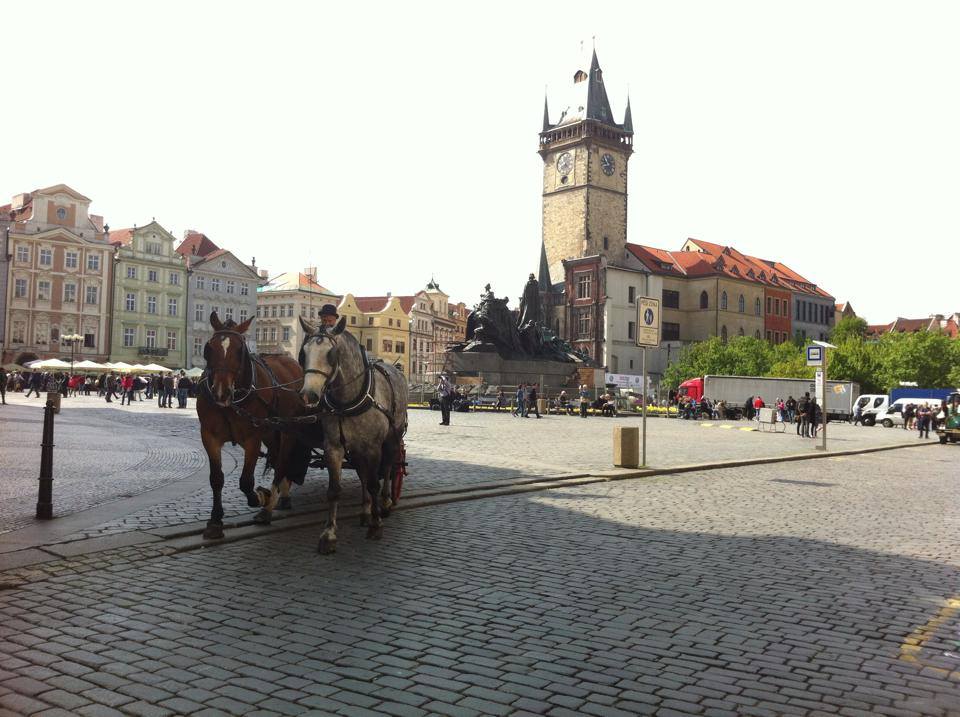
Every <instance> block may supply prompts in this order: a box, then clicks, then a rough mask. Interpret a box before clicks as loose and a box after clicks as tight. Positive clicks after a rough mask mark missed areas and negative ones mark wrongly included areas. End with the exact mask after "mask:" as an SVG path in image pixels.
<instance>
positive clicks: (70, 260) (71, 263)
mask: <svg viewBox="0 0 960 717" xmlns="http://www.w3.org/2000/svg"><path fill="white" fill-rule="evenodd" d="M79 264H80V255H79V254H78V253H77V252H75V251H68V252H67V253H66V254H64V257H63V265H64V266H65V267H66V268H67V269H76V268H77V266H79Z"/></svg>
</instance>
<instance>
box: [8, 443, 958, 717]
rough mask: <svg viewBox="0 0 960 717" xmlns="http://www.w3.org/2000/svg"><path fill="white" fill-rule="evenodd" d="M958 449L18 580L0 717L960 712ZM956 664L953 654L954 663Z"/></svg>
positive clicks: (641, 486)
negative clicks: (372, 534) (323, 544)
mask: <svg viewBox="0 0 960 717" xmlns="http://www.w3.org/2000/svg"><path fill="white" fill-rule="evenodd" d="M957 455H958V454H957V450H956V448H955V447H952V446H948V447H942V448H941V447H936V448H928V449H915V450H901V451H894V452H890V453H883V454H872V455H863V456H851V457H835V458H831V459H825V460H821V461H817V462H815V463H801V464H774V465H767V466H755V467H748V468H737V469H726V470H716V471H710V472H703V473H686V474H680V475H672V476H671V475H666V476H658V477H654V478H644V479H634V480H627V481H618V482H613V483H596V484H590V485H584V486H579V487H567V488H562V489H554V490H550V491H544V492H539V493H527V494H522V495H513V496H504V497H498V498H490V499H485V500H478V501H472V502H462V503H450V504H445V505H435V506H431V507H426V508H421V509H416V510H410V511H401V512H398V513H395V514H394V515H393V516H391V518H390V519H389V521H388V523H387V527H386V535H385V537H384V539H383V540H382V541H381V542H377V543H372V542H369V541H366V540H364V539H363V534H362V529H361V528H359V527H358V526H356V525H353V524H352V522H351V524H346V523H344V524H342V526H341V529H340V545H339V552H338V553H337V554H336V555H334V556H326V557H324V556H319V555H317V554H316V552H315V544H316V540H317V532H318V531H317V530H316V529H315V528H311V529H303V530H297V531H290V532H286V533H275V534H273V535H270V536H266V537H263V538H259V539H255V540H249V541H243V542H239V543H233V544H229V545H221V546H217V547H214V548H209V549H203V550H197V551H193V552H187V553H180V554H164V550H163V548H162V547H161V548H159V549H157V548H155V547H152V546H148V547H146V548H137V549H125V550H121V551H114V552H106V553H99V554H95V555H88V556H86V557H83V558H78V559H74V560H67V561H60V562H56V563H47V564H43V565H40V566H36V567H34V568H30V569H21V570H20V571H14V573H15V574H16V575H18V576H19V577H20V578H21V579H22V580H24V581H25V582H24V583H23V584H22V585H20V586H19V587H12V588H9V589H7V590H0V614H2V615H3V616H4V620H3V621H2V622H0V710H2V709H6V710H8V711H9V712H7V713H6V714H18V715H21V714H45V715H51V716H53V715H64V714H73V715H84V716H85V717H92V716H94V715H119V714H127V715H171V714H196V715H205V716H206V715H257V716H261V717H262V716H268V715H293V714H310V715H330V714H338V715H357V716H363V715H396V716H397V717H404V716H406V715H411V716H417V715H428V714H436V715H481V714H482V715H507V714H514V715H532V714H547V715H551V716H553V717H567V716H572V715H598V716H601V717H606V716H607V715H610V716H612V717H618V716H619V715H638V714H656V715H661V716H662V717H669V716H670V715H705V716H719V715H730V716H735V715H811V716H812V715H845V716H849V717H857V716H858V715H868V714H884V715H891V716H895V715H924V716H933V715H960V683H958V681H957V678H958V677H960V673H958V672H956V670H957V669H958V668H960V658H957V657H953V656H950V654H949V653H952V651H955V650H956V649H957V648H956V646H957V644H958V642H957V641H958V639H960V636H958V634H957V632H958V629H960V624H958V618H957V612H958V607H960V603H957V602H951V600H956V597H957V593H958V592H960V586H958V579H960V560H958V558H957V555H958V548H960V537H958V536H960V531H958V530H957V528H958V523H960V508H958V505H960V504H958V500H957V498H958V489H957V478H958V472H957V471H956V468H955V467H956V461H957ZM945 653H948V654H945Z"/></svg>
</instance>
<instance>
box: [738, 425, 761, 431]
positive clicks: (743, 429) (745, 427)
mask: <svg viewBox="0 0 960 717" xmlns="http://www.w3.org/2000/svg"><path fill="white" fill-rule="evenodd" d="M737 430H738V431H755V430H757V429H756V428H752V427H750V426H740V428H738V429H737Z"/></svg>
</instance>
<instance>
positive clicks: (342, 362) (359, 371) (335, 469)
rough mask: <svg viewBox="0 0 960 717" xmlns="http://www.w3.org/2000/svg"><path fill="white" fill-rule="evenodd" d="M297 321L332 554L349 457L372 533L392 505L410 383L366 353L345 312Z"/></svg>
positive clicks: (326, 547) (325, 544)
mask: <svg viewBox="0 0 960 717" xmlns="http://www.w3.org/2000/svg"><path fill="white" fill-rule="evenodd" d="M300 324H301V326H302V327H303V330H304V336H305V338H304V340H303V345H302V347H301V350H300V365H301V366H302V367H303V369H304V382H303V389H302V390H301V392H300V393H301V396H302V397H303V400H304V401H305V402H306V404H307V407H308V408H309V409H312V410H316V411H317V412H318V416H319V423H320V425H321V427H322V429H323V450H324V457H325V462H326V464H327V471H328V472H329V484H328V486H327V501H328V502H329V504H330V512H329V514H328V517H327V524H326V526H325V527H324V529H323V533H322V534H321V536H320V544H319V546H318V549H319V551H320V552H321V553H324V554H328V553H332V552H334V551H335V550H336V549H337V503H338V500H339V497H340V472H341V467H342V465H343V461H344V458H347V457H349V461H350V465H351V466H352V467H353V468H354V469H355V470H356V471H357V475H358V476H359V478H360V483H361V485H362V486H363V487H364V488H365V489H366V492H367V495H369V496H370V498H371V500H370V518H369V523H368V526H367V538H369V539H371V540H379V539H380V538H381V537H383V517H384V516H385V515H386V514H387V513H388V512H389V510H390V507H391V504H390V492H389V490H388V488H389V486H390V485H391V484H392V479H393V471H394V469H395V466H396V464H397V462H398V461H399V460H400V455H401V447H402V445H403V435H404V433H406V430H407V383H406V381H405V380H404V377H403V374H402V373H401V372H400V371H398V370H397V369H396V368H394V367H393V366H391V365H389V364H386V363H383V362H381V361H372V362H371V361H368V360H367V356H366V352H365V351H364V350H363V348H362V347H361V346H360V344H359V343H358V342H357V340H356V338H354V337H353V335H352V334H350V332H347V331H344V326H345V325H346V318H345V317H344V318H341V319H340V322H339V323H338V324H337V325H336V326H335V327H333V328H323V327H318V326H316V325H315V324H312V323H311V322H309V321H307V320H306V319H304V318H302V317H301V318H300ZM381 485H382V487H383V490H382V491H381Z"/></svg>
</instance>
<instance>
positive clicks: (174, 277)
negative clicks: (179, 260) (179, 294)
mask: <svg viewBox="0 0 960 717" xmlns="http://www.w3.org/2000/svg"><path fill="white" fill-rule="evenodd" d="M170 286H180V274H178V273H177V272H175V271H171V272H170Z"/></svg>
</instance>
